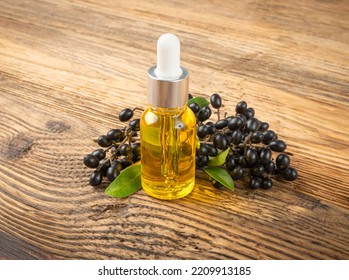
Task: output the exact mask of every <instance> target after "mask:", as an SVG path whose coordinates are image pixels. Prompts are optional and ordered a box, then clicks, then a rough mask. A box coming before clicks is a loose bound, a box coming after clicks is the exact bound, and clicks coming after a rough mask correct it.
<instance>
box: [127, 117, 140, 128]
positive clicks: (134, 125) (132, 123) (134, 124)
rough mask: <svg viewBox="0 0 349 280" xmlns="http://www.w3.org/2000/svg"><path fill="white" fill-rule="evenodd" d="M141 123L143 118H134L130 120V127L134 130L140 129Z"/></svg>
mask: <svg viewBox="0 0 349 280" xmlns="http://www.w3.org/2000/svg"><path fill="white" fill-rule="evenodd" d="M140 123H141V120H140V119H134V120H132V121H130V124H129V126H130V128H131V130H132V131H139V130H140Z"/></svg>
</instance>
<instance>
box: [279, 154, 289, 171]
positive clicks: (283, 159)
mask: <svg viewBox="0 0 349 280" xmlns="http://www.w3.org/2000/svg"><path fill="white" fill-rule="evenodd" d="M275 162H276V166H277V168H278V169H280V170H283V169H286V168H287V167H288V166H289V165H290V162H291V161H290V157H289V156H288V155H286V154H279V155H278V156H277V158H276V161H275Z"/></svg>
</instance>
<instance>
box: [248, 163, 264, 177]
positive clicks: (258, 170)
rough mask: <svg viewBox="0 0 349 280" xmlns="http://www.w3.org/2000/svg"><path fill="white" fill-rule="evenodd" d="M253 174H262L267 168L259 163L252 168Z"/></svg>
mask: <svg viewBox="0 0 349 280" xmlns="http://www.w3.org/2000/svg"><path fill="white" fill-rule="evenodd" d="M250 172H251V174H252V175H254V176H257V177H259V176H261V175H262V174H263V173H264V172H265V168H264V166H263V165H262V164H257V165H256V166H254V167H253V168H252V169H251V170H250Z"/></svg>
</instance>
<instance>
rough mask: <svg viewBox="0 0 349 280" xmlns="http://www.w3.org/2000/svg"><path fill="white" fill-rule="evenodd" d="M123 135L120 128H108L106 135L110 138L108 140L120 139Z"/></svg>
mask: <svg viewBox="0 0 349 280" xmlns="http://www.w3.org/2000/svg"><path fill="white" fill-rule="evenodd" d="M123 136H124V133H123V132H122V131H121V129H117V128H116V129H112V130H109V131H108V133H107V137H108V138H109V139H110V140H115V141H117V140H120V139H121V138H122V137H123Z"/></svg>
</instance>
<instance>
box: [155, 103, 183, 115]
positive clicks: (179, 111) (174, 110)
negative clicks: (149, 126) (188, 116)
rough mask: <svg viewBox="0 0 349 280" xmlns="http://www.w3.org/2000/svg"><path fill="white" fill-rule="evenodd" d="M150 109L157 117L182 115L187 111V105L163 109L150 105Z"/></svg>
mask: <svg viewBox="0 0 349 280" xmlns="http://www.w3.org/2000/svg"><path fill="white" fill-rule="evenodd" d="M149 108H150V110H151V111H152V112H154V113H155V114H157V115H180V114H182V113H183V112H184V111H185V110H186V108H187V104H185V105H183V106H181V107H176V108H163V107H157V106H154V105H152V104H149Z"/></svg>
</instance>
